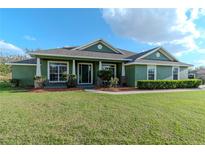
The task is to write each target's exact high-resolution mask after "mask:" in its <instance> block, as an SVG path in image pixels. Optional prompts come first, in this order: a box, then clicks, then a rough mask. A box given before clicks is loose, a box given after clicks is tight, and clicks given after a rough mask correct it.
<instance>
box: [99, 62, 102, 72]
mask: <svg viewBox="0 0 205 154" xmlns="http://www.w3.org/2000/svg"><path fill="white" fill-rule="evenodd" d="M99 70H102V62H101V61H99Z"/></svg>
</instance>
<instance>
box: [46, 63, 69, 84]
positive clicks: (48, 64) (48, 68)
mask: <svg viewBox="0 0 205 154" xmlns="http://www.w3.org/2000/svg"><path fill="white" fill-rule="evenodd" d="M50 63H62V64H67V74H69V62H66V61H47V79H48V81H49V83H65V82H66V81H50V67H49V66H50Z"/></svg>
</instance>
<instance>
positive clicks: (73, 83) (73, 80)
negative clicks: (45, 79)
mask: <svg viewBox="0 0 205 154" xmlns="http://www.w3.org/2000/svg"><path fill="white" fill-rule="evenodd" d="M67 80H68V81H67V87H68V88H73V87H76V85H77V77H76V75H75V74H68V75H67Z"/></svg>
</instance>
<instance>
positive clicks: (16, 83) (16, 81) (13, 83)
mask: <svg viewBox="0 0 205 154" xmlns="http://www.w3.org/2000/svg"><path fill="white" fill-rule="evenodd" d="M10 83H11V86H12V87H19V85H20V80H19V79H11V80H10Z"/></svg>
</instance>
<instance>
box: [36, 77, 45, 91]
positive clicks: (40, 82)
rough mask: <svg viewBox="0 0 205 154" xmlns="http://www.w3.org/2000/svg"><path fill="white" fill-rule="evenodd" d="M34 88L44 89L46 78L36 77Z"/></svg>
mask: <svg viewBox="0 0 205 154" xmlns="http://www.w3.org/2000/svg"><path fill="white" fill-rule="evenodd" d="M33 80H34V87H35V88H42V87H43V86H44V85H45V84H44V82H45V81H46V78H45V77H43V76H34V78H33Z"/></svg>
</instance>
